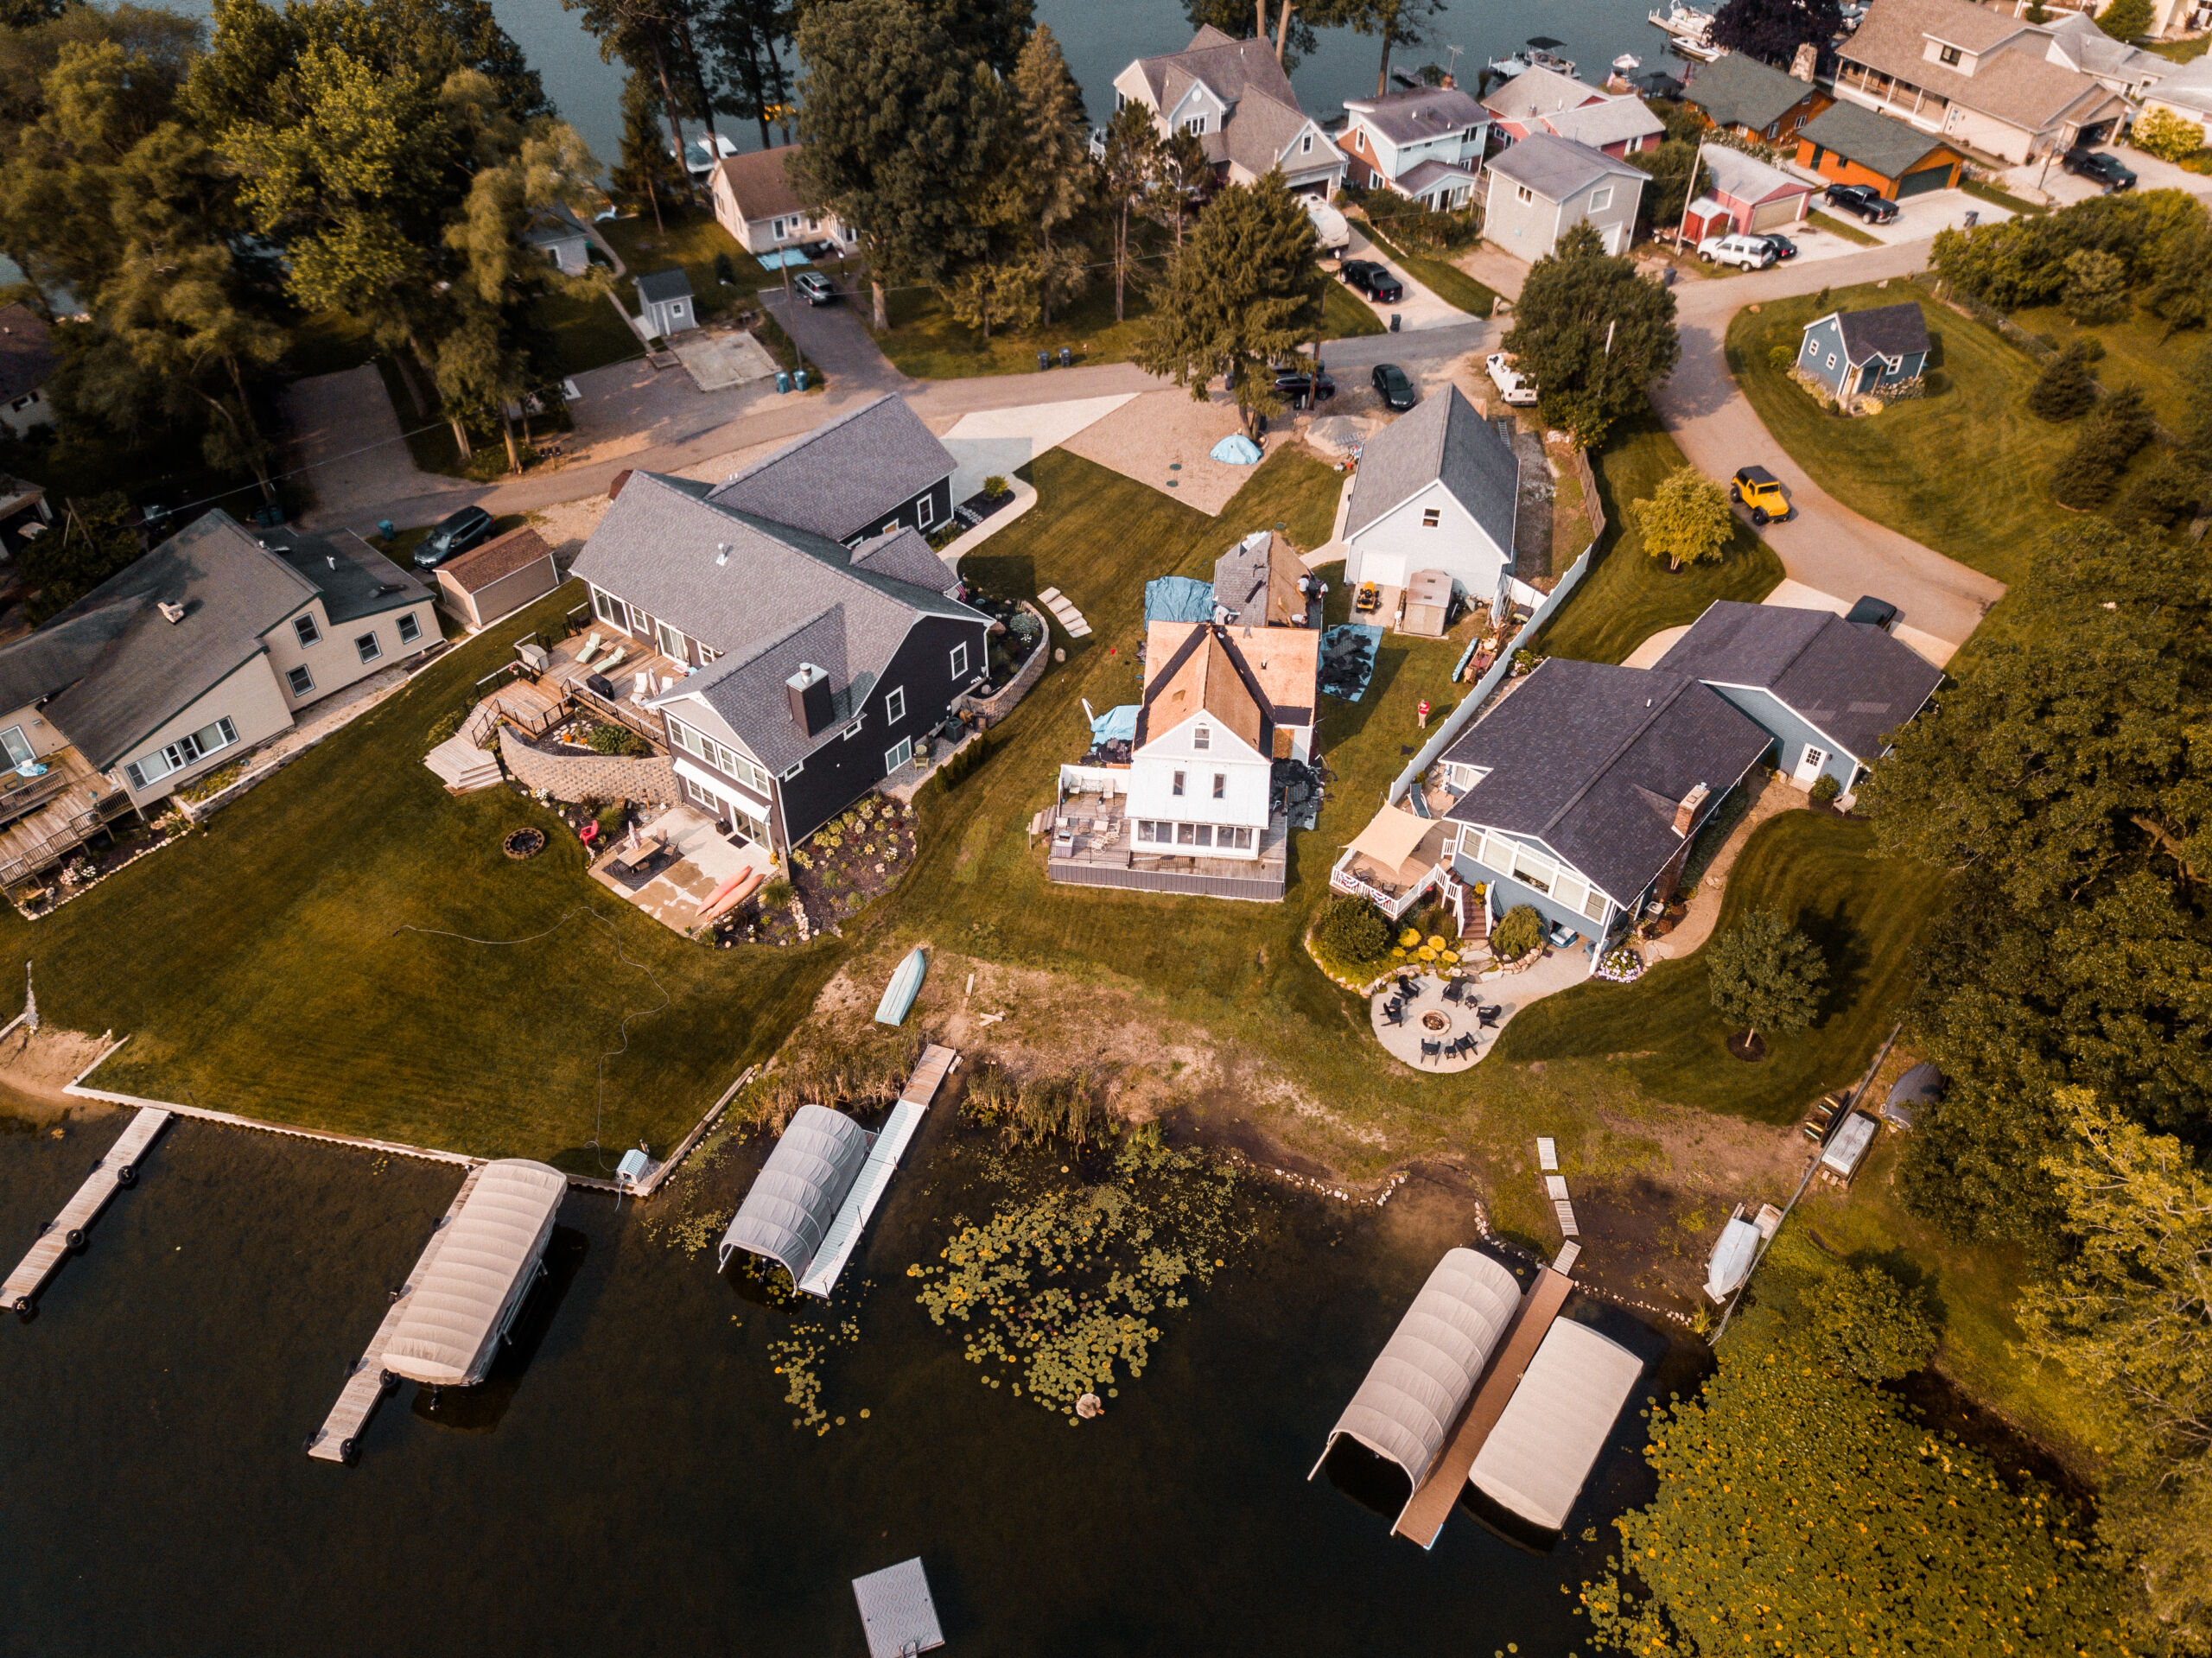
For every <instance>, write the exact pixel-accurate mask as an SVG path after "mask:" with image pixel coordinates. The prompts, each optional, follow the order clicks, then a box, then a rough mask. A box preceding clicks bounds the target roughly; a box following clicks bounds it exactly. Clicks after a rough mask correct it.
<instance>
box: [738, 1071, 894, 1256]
mask: <svg viewBox="0 0 2212 1658" xmlns="http://www.w3.org/2000/svg"><path fill="white" fill-rule="evenodd" d="M867 1161H868V1132H867V1130H865V1129H863V1128H861V1126H860V1124H858V1123H856V1122H855V1121H853V1120H852V1119H851V1118H850V1117H849V1116H846V1115H844V1114H843V1113H842V1112H840V1111H832V1110H830V1109H828V1108H827V1107H825V1106H819V1105H802V1106H801V1107H799V1109H798V1112H797V1113H796V1114H795V1115H793V1116H792V1118H791V1126H790V1127H789V1128H785V1130H784V1134H783V1138H782V1139H780V1140H778V1141H777V1142H776V1149H775V1150H774V1151H772V1152H771V1153H768V1160H767V1162H766V1163H765V1164H764V1165H762V1166H761V1169H760V1173H759V1174H758V1175H757V1176H756V1177H754V1178H753V1190H752V1191H748V1192H747V1193H746V1194H745V1201H744V1203H742V1204H740V1205H739V1206H738V1210H737V1216H736V1218H735V1219H734V1220H732V1221H731V1222H730V1223H729V1229H728V1231H726V1232H724V1233H723V1234H722V1242H721V1260H720V1263H719V1264H720V1265H721V1266H723V1267H727V1266H728V1265H729V1258H730V1256H731V1255H734V1254H735V1253H736V1252H737V1251H738V1250H740V1249H747V1250H750V1251H751V1252H752V1253H753V1254H754V1255H766V1257H767V1258H768V1259H769V1260H771V1261H776V1262H778V1263H779V1264H780V1265H781V1266H782V1267H783V1269H784V1270H785V1272H787V1273H789V1274H791V1282H792V1284H793V1285H797V1284H798V1281H799V1280H801V1279H802V1278H804V1277H805V1276H806V1269H807V1267H808V1266H809V1265H810V1263H811V1262H812V1261H813V1260H814V1257H815V1255H816V1254H817V1252H818V1251H819V1250H820V1249H821V1248H822V1240H823V1236H825V1235H827V1233H828V1232H829V1223H830V1222H831V1221H833V1220H835V1219H836V1216H837V1210H838V1206H839V1205H840V1204H842V1203H843V1202H844V1201H845V1194H846V1193H847V1192H849V1191H851V1190H852V1187H853V1182H854V1181H855V1180H856V1179H858V1178H860V1172H861V1166H862V1165H863V1164H865V1163H866V1162H867Z"/></svg>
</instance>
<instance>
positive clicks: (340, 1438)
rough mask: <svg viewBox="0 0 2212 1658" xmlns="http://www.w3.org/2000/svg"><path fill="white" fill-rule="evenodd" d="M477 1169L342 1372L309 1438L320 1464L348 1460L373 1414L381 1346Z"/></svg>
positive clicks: (380, 1384) (379, 1396)
mask: <svg viewBox="0 0 2212 1658" xmlns="http://www.w3.org/2000/svg"><path fill="white" fill-rule="evenodd" d="M480 1172H481V1170H480V1169H471V1170H469V1172H468V1178H467V1179H466V1180H463V1181H462V1182H461V1190H460V1191H457V1192H455V1193H454V1197H453V1204H452V1206H451V1207H450V1208H448V1210H446V1212H445V1215H444V1217H442V1219H441V1220H440V1221H439V1222H438V1224H437V1226H436V1228H435V1230H433V1231H432V1232H431V1234H430V1241H429V1243H428V1244H427V1245H425V1246H424V1247H423V1255H422V1258H421V1259H420V1260H418V1261H416V1263H415V1270H414V1271H413V1272H411V1273H410V1274H407V1282H406V1283H404V1285H402V1286H400V1290H399V1293H398V1294H397V1295H395V1296H393V1297H392V1298H391V1307H390V1308H389V1309H388V1310H387V1311H386V1312H385V1315H384V1322H383V1323H382V1324H378V1326H377V1333H376V1334H375V1335H373V1336H372V1337H370V1338H369V1348H368V1351H366V1352H365V1353H364V1354H362V1355H361V1357H360V1361H359V1363H357V1364H355V1365H354V1366H353V1369H351V1370H349V1371H347V1372H346V1385H345V1387H343V1388H340V1390H339V1394H338V1402H337V1403H336V1404H335V1405H333V1406H332V1407H330V1414H329V1416H328V1417H327V1418H326V1419H325V1420H324V1421H323V1424H322V1426H321V1427H319V1428H317V1429H316V1430H315V1432H314V1433H312V1434H310V1435H309V1436H308V1455H309V1456H310V1457H314V1458H318V1459H319V1460H321V1461H323V1462H351V1461H353V1451H354V1447H355V1445H357V1444H359V1440H360V1438H361V1434H362V1432H363V1430H365V1428H366V1427H367V1426H368V1425H369V1418H370V1417H372V1416H373V1415H375V1414H376V1410H377V1406H378V1404H379V1403H381V1402H382V1401H383V1399H384V1395H385V1386H384V1350H385V1343H387V1342H389V1341H390V1340H391V1332H392V1331H395V1330H397V1329H398V1328H399V1321H400V1319H401V1318H403V1317H404V1316H405V1314H406V1312H407V1302H408V1299H409V1298H410V1296H412V1295H413V1294H414V1293H415V1286H416V1285H417V1284H419V1283H421V1282H422V1281H423V1278H424V1277H425V1276H426V1275H427V1274H429V1270H430V1263H431V1262H432V1261H435V1260H436V1259H437V1258H438V1251H439V1250H440V1249H442V1248H444V1247H445V1242H446V1229H447V1228H448V1227H450V1226H451V1225H452V1224H453V1222H454V1217H455V1216H456V1215H458V1214H460V1213H461V1205H462V1204H465V1203H467V1201H468V1194H469V1193H470V1192H472V1191H475V1190H476V1177H477V1175H478V1174H479V1173H480Z"/></svg>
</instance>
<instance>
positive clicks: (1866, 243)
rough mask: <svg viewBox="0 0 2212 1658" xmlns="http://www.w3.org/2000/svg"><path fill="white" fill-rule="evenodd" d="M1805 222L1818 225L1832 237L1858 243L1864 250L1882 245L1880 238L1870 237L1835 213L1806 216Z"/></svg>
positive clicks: (1863, 230)
mask: <svg viewBox="0 0 2212 1658" xmlns="http://www.w3.org/2000/svg"><path fill="white" fill-rule="evenodd" d="M1805 222H1806V223H1807V224H1808V225H1817V226H1820V228H1821V229H1822V230H1824V231H1826V232H1827V233H1828V234H1829V235H1831V236H1840V237H1841V238H1843V239H1844V240H1845V241H1847V242H1856V243H1857V244H1858V245H1859V246H1860V247H1863V248H1878V247H1879V246H1881V245H1882V238H1880V237H1878V236H1872V235H1869V234H1868V233H1867V232H1866V230H1865V229H1863V228H1862V227H1860V226H1857V225H1854V224H1853V223H1852V222H1851V221H1850V220H1849V219H1838V218H1837V217H1836V216H1835V215H1834V213H1807V214H1806V215H1805Z"/></svg>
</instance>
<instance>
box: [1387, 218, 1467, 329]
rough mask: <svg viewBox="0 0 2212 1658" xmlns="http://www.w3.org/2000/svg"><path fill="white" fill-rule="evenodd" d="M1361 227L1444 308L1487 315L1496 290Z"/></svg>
mask: <svg viewBox="0 0 2212 1658" xmlns="http://www.w3.org/2000/svg"><path fill="white" fill-rule="evenodd" d="M1364 228H1365V229H1366V232H1367V234H1368V237H1369V238H1370V240H1372V241H1373V242H1374V244H1375V245H1376V247H1378V248H1380V249H1382V250H1383V257H1385V258H1389V259H1395V260H1396V261H1397V262H1398V264H1400V265H1401V266H1402V267H1403V269H1404V270H1405V273H1406V274H1407V275H1408V276H1411V277H1412V278H1413V279H1414V281H1415V282H1417V283H1421V284H1423V285H1424V286H1426V287H1427V289H1428V290H1429V291H1430V292H1431V293H1433V294H1434V295H1436V297H1437V298H1439V299H1440V300H1442V301H1443V302H1445V303H1446V305H1451V306H1456V307H1457V308H1459V309H1460V310H1462V311H1465V312H1466V313H1467V314H1469V315H1470V316H1478V317H1486V316H1488V315H1489V314H1491V307H1492V306H1493V305H1494V304H1496V303H1497V289H1492V288H1490V287H1486V286H1485V285H1484V284H1483V283H1478V282H1477V281H1476V280H1475V279H1474V278H1473V277H1472V276H1469V275H1468V274H1467V273H1466V272H1465V271H1464V270H1460V269H1459V266H1457V265H1455V264H1452V263H1451V262H1450V261H1449V260H1446V259H1433V258H1430V257H1427V256H1426V255H1423V254H1417V253H1408V252H1407V251H1405V250H1404V249H1403V248H1402V247H1400V246H1399V245H1398V244H1397V243H1395V242H1394V241H1392V240H1391V239H1390V238H1389V237H1387V236H1385V235H1383V233H1382V232H1380V231H1378V230H1376V228H1375V226H1372V225H1369V226H1365V227H1364Z"/></svg>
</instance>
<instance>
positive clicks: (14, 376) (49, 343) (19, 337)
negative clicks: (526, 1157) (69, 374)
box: [0, 305, 61, 436]
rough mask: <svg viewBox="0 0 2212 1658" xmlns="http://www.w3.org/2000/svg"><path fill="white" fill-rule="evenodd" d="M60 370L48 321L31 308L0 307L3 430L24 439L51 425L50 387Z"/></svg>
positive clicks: (1, 416)
mask: <svg viewBox="0 0 2212 1658" xmlns="http://www.w3.org/2000/svg"><path fill="white" fill-rule="evenodd" d="M60 366H61V356H60V353H59V352H57V351H55V350H54V331H53V329H51V328H49V327H47V322H46V319H45V318H44V317H42V316H41V315H40V314H38V313H37V312H36V311H34V310H32V309H31V308H30V307H29V306H28V305H0V427H5V428H6V429H8V430H9V431H10V432H13V433H15V434H16V435H17V436H21V435H22V434H23V433H25V432H27V431H29V429H31V428H32V427H34V426H44V425H46V424H48V422H51V421H52V420H53V419H54V406H53V404H51V403H48V401H47V398H46V383H47V382H48V380H51V379H52V378H54V370H56V369H57V368H59V367H60Z"/></svg>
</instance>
